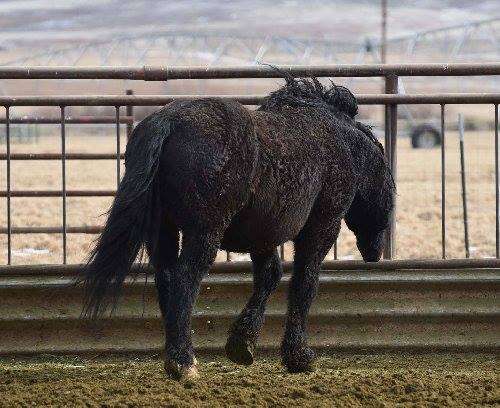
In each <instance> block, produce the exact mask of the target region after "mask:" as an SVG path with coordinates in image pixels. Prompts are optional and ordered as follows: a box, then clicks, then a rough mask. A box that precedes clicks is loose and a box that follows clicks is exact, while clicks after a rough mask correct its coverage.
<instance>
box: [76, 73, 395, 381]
mask: <svg viewBox="0 0 500 408" xmlns="http://www.w3.org/2000/svg"><path fill="white" fill-rule="evenodd" d="M357 110H358V108H357V102H356V99H355V97H354V96H353V95H352V94H351V92H349V91H348V90H347V89H346V88H344V87H340V86H335V85H334V84H332V85H331V86H330V87H325V86H323V85H322V84H321V83H320V82H319V81H317V80H316V79H314V78H313V79H311V80H309V79H294V78H286V85H285V86H283V87H282V88H280V89H279V90H277V91H275V92H273V93H271V94H270V95H269V96H268V97H267V98H266V100H265V102H264V103H263V104H262V105H261V106H260V107H259V109H257V110H255V111H251V110H248V109H246V108H245V107H244V106H242V105H241V104H239V103H237V102H231V101H225V100H220V99H213V98H208V99H200V100H190V101H182V102H172V103H170V104H169V105H167V106H165V107H163V108H161V109H160V110H158V111H156V112H155V113H153V114H152V115H150V116H149V117H147V118H146V119H144V120H143V121H142V122H140V123H139V124H138V125H137V126H136V128H135V129H134V132H133V134H132V136H131V137H130V140H129V142H128V145H127V149H126V154H125V165H126V171H125V175H124V177H123V180H122V181H121V183H120V186H119V189H118V192H117V195H116V198H115V200H114V203H113V205H112V208H111V210H110V214H109V217H108V220H107V222H106V226H105V228H104V231H103V233H102V235H101V236H100V238H99V239H98V241H97V243H96V246H95V248H94V250H93V252H92V254H91V258H90V261H89V263H88V265H87V268H86V269H85V271H84V275H83V276H82V278H81V279H82V280H83V282H84V285H85V308H84V314H85V315H88V316H93V317H97V316H99V315H101V314H102V313H103V312H104V311H105V310H106V308H107V307H108V306H109V305H111V304H114V303H115V302H116V301H117V298H118V296H119V293H120V287H121V285H122V283H123V281H124V279H125V277H126V276H127V273H128V272H129V270H130V268H131V266H132V264H133V262H134V261H135V259H136V257H137V255H138V253H139V251H140V250H141V249H142V248H145V249H146V251H147V254H148V256H149V261H150V263H151V264H152V266H153V267H154V269H155V271H156V275H155V280H156V286H157V289H158V299H159V304H160V309H161V312H162V315H163V321H164V327H165V336H166V342H165V347H166V361H165V369H166V371H167V373H168V374H170V375H171V376H173V377H176V378H181V377H193V376H196V375H197V368H196V364H197V363H196V359H195V357H194V354H193V348H192V343H191V330H190V320H191V312H192V309H193V303H194V302H195V299H196V296H197V293H198V290H199V287H200V282H201V280H202V278H203V276H204V275H205V274H206V273H207V272H208V270H209V268H210V266H211V265H212V263H213V262H214V259H215V256H216V253H217V251H218V250H219V249H224V250H228V251H232V252H243V253H250V256H251V259H252V263H253V273H254V292H253V294H252V296H251V298H250V299H249V301H248V303H247V305H246V306H245V308H244V309H243V311H242V312H241V314H240V316H239V318H238V319H237V320H236V322H235V323H234V324H233V326H232V328H231V330H230V333H229V339H228V341H227V344H226V353H227V355H228V357H229V358H230V359H231V360H232V361H234V362H235V363H240V364H251V363H252V362H253V350H254V347H255V344H256V341H257V338H258V335H259V331H260V329H261V327H262V323H263V316H264V309H265V306H266V302H267V299H268V297H269V295H270V294H271V293H272V292H273V290H275V289H276V287H277V285H278V283H279V281H280V279H281V275H282V266H281V262H280V258H279V256H278V253H277V247H278V246H279V245H280V244H282V243H284V242H286V241H290V240H291V241H293V242H294V246H295V256H294V270H293V275H292V278H291V281H290V288H289V297H288V316H287V321H286V330H285V336H284V339H283V342H282V346H281V354H282V360H283V363H284V365H285V366H286V368H287V369H288V370H289V371H290V372H301V371H306V370H310V368H311V364H312V361H313V358H314V353H313V351H312V350H311V349H310V348H309V347H308V346H307V335H306V318H307V314H308V311H309V307H310V305H311V302H312V300H313V298H314V296H315V293H316V289H317V285H318V273H319V269H320V265H321V262H322V261H323V259H324V258H325V256H326V254H327V253H328V251H329V250H330V248H331V247H332V245H333V243H334V242H335V240H336V238H337V235H338V233H339V229H340V223H341V220H342V219H345V222H346V224H347V226H348V227H349V229H351V230H352V231H353V232H354V234H355V235H356V238H357V246H358V248H359V250H360V252H361V255H362V256H363V259H364V260H365V261H378V260H379V259H380V257H381V252H382V249H383V241H384V240H383V237H384V232H385V230H386V229H387V227H388V225H389V220H390V217H391V213H392V209H393V203H394V195H395V186H394V183H393V179H392V176H391V173H390V170H389V168H388V166H387V164H386V161H385V159H384V152H383V147H382V146H381V145H380V143H379V142H378V141H377V140H376V138H375V137H374V136H373V134H372V132H371V131H370V129H369V128H368V127H367V126H364V125H362V124H361V123H359V122H356V121H355V120H354V117H355V115H356V114H357ZM180 232H182V245H181V249H180V250H179V237H180Z"/></svg>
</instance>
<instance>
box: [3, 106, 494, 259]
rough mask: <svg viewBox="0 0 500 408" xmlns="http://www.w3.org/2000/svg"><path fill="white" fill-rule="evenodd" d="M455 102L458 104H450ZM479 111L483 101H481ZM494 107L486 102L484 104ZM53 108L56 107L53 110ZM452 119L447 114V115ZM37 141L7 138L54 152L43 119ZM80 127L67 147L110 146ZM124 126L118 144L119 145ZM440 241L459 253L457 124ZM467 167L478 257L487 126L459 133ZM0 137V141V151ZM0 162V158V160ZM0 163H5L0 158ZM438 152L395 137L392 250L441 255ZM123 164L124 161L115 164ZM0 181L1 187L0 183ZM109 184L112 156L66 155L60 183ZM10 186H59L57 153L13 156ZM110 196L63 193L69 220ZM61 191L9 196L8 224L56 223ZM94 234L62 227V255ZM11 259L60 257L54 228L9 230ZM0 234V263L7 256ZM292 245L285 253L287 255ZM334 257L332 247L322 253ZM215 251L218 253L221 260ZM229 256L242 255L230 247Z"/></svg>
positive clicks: (488, 201)
mask: <svg viewBox="0 0 500 408" xmlns="http://www.w3.org/2000/svg"><path fill="white" fill-rule="evenodd" d="M456 109H458V108H456ZM483 109H484V112H483V113H485V112H486V110H488V109H489V108H488V107H483ZM490 113H493V109H491V112H490ZM53 114H54V116H55V115H56V112H55V111H54V112H53ZM450 120H451V119H450ZM43 129H44V133H45V134H47V136H42V137H40V139H39V140H38V142H37V143H30V144H22V143H17V142H16V141H15V139H14V140H13V145H12V152H13V153H28V152H31V153H41V152H59V151H60V137H58V136H57V134H58V131H59V128H58V126H57V125H54V126H52V125H45V127H44V128H43ZM85 129H86V132H87V133H86V135H82V127H78V126H77V125H68V126H67V151H68V152H93V153H97V152H99V153H114V152H116V150H115V149H116V146H115V142H116V139H115V138H114V137H113V136H112V135H113V132H114V127H113V125H111V126H109V127H107V128H104V127H101V128H99V129H97V128H96V130H95V131H92V130H91V129H90V128H89V127H88V125H87V127H86V128H85ZM124 134H125V129H123V131H122V140H121V145H122V149H123V148H124V146H125V143H126V140H125V137H124ZM446 137H447V143H446V192H447V195H446V238H447V242H446V249H447V256H448V257H449V258H461V257H464V256H465V251H464V232H463V231H464V226H463V218H462V214H463V211H462V201H461V187H460V156H459V148H458V136H457V132H456V131H451V130H450V131H447V134H446ZM465 143H466V175H467V190H468V210H469V211H468V212H469V231H470V243H471V244H470V245H471V256H472V257H477V258H482V257H491V256H494V255H495V190H494V186H495V183H494V177H495V173H494V150H493V148H494V132H493V131H475V132H472V131H470V132H467V133H466V142H465ZM4 149H5V145H0V151H3V150H4ZM0 164H1V163H0ZM4 164H5V163H4ZM4 164H2V170H3V169H4ZM440 166H441V159H440V149H439V148H435V149H412V148H411V146H410V144H409V140H408V139H407V138H400V139H399V140H398V174H397V183H398V196H397V216H396V218H397V234H396V258H399V259H412V258H413V259H414V258H439V257H440V256H441V178H440V169H441V167H440ZM122 171H123V166H122ZM0 185H1V186H5V185H6V174H5V172H4V171H0ZM4 188H5V187H1V190H3V189H4ZM114 188H116V163H115V162H113V161H112V160H100V161H75V160H70V161H68V162H67V189H68V190H72V189H94V190H106V189H114ZM12 189H13V190H35V189H47V190H60V189H61V163H60V162H59V161H13V162H12ZM110 203H111V198H110V197H97V198H91V197H69V198H68V199H67V223H68V226H89V225H101V224H102V223H103V222H104V219H105V218H104V216H101V214H103V213H105V212H106V210H107V209H108V207H109V205H110ZM61 219H62V199H61V198H58V197H55V198H13V199H12V223H13V226H17V227H22V226H37V227H41V226H53V227H54V226H55V227H57V226H61V225H62V221H61ZM0 226H2V227H4V226H6V199H5V198H0ZM94 238H95V236H93V235H85V234H69V235H68V262H69V263H78V262H82V261H83V260H84V259H85V257H86V256H87V254H88V252H89V245H90V243H91V242H92V240H93V239H94ZM12 242H13V263H14V264H36V263H59V262H61V259H62V237H61V235H60V234H52V235H49V234H24V235H14V236H13V241H12ZM338 246H339V258H340V259H358V258H359V253H358V251H357V249H356V246H355V241H354V236H353V235H352V233H350V232H349V231H348V230H347V228H346V227H345V226H343V228H342V231H341V234H340V238H339V245H338ZM6 252H7V238H6V236H5V235H0V264H5V263H6V261H7V253H6ZM292 255H293V254H292V248H291V245H289V246H288V248H287V250H286V258H287V259H291V257H292ZM329 258H333V250H332V251H331V252H330V254H329ZM224 259H225V254H223V253H221V254H220V256H219V257H218V260H224ZM233 259H235V260H239V259H247V258H245V256H242V255H235V257H234V258H233Z"/></svg>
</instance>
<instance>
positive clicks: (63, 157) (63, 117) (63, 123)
mask: <svg viewBox="0 0 500 408" xmlns="http://www.w3.org/2000/svg"><path fill="white" fill-rule="evenodd" d="M61 171H62V229H63V263H64V264H66V263H67V245H66V244H67V243H66V238H67V231H66V113H65V107H64V106H61Z"/></svg>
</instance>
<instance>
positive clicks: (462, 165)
mask: <svg viewBox="0 0 500 408" xmlns="http://www.w3.org/2000/svg"><path fill="white" fill-rule="evenodd" d="M464 133H465V132H464V118H463V116H462V114H461V113H459V114H458V135H459V144H460V179H461V181H462V211H463V214H464V244H465V257H466V258H470V247H469V217H468V215H467V180H466V176H465V141H464V139H465V137H464Z"/></svg>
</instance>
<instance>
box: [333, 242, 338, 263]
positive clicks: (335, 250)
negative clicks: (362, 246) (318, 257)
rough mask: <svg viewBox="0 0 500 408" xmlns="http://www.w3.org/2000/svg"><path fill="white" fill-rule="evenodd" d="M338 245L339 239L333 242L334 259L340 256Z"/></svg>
mask: <svg viewBox="0 0 500 408" xmlns="http://www.w3.org/2000/svg"><path fill="white" fill-rule="evenodd" d="M338 250H339V249H338V246H337V241H335V244H333V259H334V260H337V259H338V258H339V254H338Z"/></svg>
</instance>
